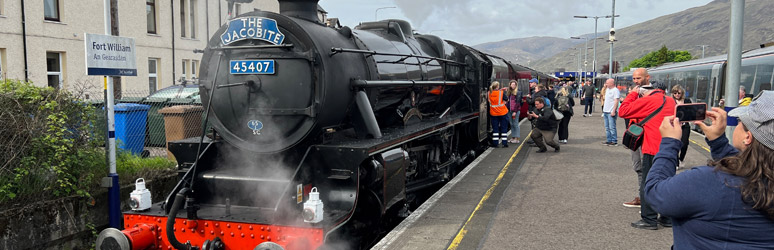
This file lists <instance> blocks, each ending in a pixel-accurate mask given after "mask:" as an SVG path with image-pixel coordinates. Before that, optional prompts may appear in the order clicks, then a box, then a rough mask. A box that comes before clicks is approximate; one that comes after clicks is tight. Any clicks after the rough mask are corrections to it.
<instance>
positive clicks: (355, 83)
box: [352, 79, 465, 88]
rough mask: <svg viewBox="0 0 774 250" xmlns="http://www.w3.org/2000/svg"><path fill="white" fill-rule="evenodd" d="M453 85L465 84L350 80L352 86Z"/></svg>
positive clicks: (458, 82)
mask: <svg viewBox="0 0 774 250" xmlns="http://www.w3.org/2000/svg"><path fill="white" fill-rule="evenodd" d="M438 85H444V86H455V85H465V82H463V81H414V80H396V81H392V80H359V79H355V80H352V86H353V87H362V88H377V87H413V86H438Z"/></svg>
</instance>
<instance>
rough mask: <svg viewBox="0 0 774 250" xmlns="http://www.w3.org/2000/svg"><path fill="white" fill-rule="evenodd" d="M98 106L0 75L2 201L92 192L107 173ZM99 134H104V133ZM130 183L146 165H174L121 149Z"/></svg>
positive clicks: (124, 179) (120, 161)
mask: <svg viewBox="0 0 774 250" xmlns="http://www.w3.org/2000/svg"><path fill="white" fill-rule="evenodd" d="M95 112H96V111H95V108H94V107H92V106H91V105H87V104H85V103H84V102H82V101H81V100H80V99H79V97H78V96H76V95H73V94H72V93H70V92H68V91H61V90H56V89H53V88H49V87H47V88H41V87H36V86H33V85H32V84H30V83H26V82H20V81H14V80H6V81H0V124H2V126H0V164H1V165H0V204H4V203H18V202H29V201H32V200H40V199H44V198H50V197H59V196H66V195H72V194H77V195H81V196H89V195H90V194H89V192H90V191H94V190H96V189H98V188H99V181H98V179H99V178H101V177H103V176H106V175H107V166H106V165H107V164H106V163H105V151H104V149H103V148H102V147H101V146H100V145H102V144H103V141H101V140H97V139H93V137H94V135H98V134H100V133H95V129H94V128H93V126H92V124H94V122H93V119H94V118H95V117H96V116H95V115H94V114H95ZM100 137H101V136H100ZM117 160H118V164H117V165H118V171H119V176H121V179H122V181H121V182H122V183H129V182H131V181H132V180H133V178H136V177H137V175H138V174H146V172H145V169H151V171H153V169H156V170H158V169H162V170H166V171H171V170H170V169H171V168H172V167H173V166H174V163H173V162H171V161H169V160H167V159H166V158H149V159H141V158H139V157H137V156H133V155H131V154H128V153H120V154H119V157H118V159H117Z"/></svg>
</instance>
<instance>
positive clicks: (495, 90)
mask: <svg viewBox="0 0 774 250" xmlns="http://www.w3.org/2000/svg"><path fill="white" fill-rule="evenodd" d="M505 91H506V89H505V88H503V89H501V88H500V82H498V81H494V82H492V85H491V86H489V115H490V116H491V118H490V120H491V121H492V147H498V144H499V142H500V141H502V145H503V147H506V148H507V147H508V118H507V117H506V115H507V114H508V107H507V105H506V104H507V103H508V96H507V95H506V94H505Z"/></svg>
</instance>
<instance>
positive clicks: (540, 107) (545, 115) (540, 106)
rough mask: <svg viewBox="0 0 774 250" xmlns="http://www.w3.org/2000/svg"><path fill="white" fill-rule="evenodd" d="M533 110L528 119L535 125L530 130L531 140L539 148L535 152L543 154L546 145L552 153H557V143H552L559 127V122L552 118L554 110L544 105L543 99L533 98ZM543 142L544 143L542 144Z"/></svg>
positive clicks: (554, 117)
mask: <svg viewBox="0 0 774 250" xmlns="http://www.w3.org/2000/svg"><path fill="white" fill-rule="evenodd" d="M534 104H535V110H534V111H530V112H529V114H528V117H529V119H530V120H531V121H533V122H534V123H535V128H533V129H532V136H531V138H532V140H533V141H535V144H536V145H537V146H538V148H540V149H539V150H538V151H537V152H538V153H543V152H546V151H548V150H547V148H546V144H548V145H549V146H551V147H552V148H554V152H559V143H556V141H554V135H556V129H557V128H558V127H559V121H557V120H556V116H554V110H553V109H551V107H550V106H548V105H546V101H545V99H544V98H535V100H534ZM543 140H545V143H544V142H543Z"/></svg>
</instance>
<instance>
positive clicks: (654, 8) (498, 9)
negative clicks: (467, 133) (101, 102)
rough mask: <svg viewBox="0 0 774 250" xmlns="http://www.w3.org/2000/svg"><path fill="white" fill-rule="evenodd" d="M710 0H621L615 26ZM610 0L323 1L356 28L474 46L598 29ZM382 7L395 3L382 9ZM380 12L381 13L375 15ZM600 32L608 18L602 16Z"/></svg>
mask: <svg viewBox="0 0 774 250" xmlns="http://www.w3.org/2000/svg"><path fill="white" fill-rule="evenodd" d="M711 1H712V0H618V1H616V3H615V4H616V5H615V14H616V15H621V16H620V17H618V18H616V19H615V27H616V28H622V27H626V26H630V25H633V24H637V23H640V22H643V21H647V20H650V19H653V18H656V17H659V16H663V15H667V14H671V13H675V12H679V11H682V10H685V9H689V8H692V7H698V6H702V5H705V4H707V3H709V2H711ZM612 2H613V1H612V0H581V1H579V0H320V5H321V6H322V7H323V8H324V9H325V10H326V11H328V16H329V17H338V18H339V21H340V22H341V25H345V26H350V27H354V26H356V25H357V24H358V23H360V22H363V21H374V20H375V18H378V19H379V20H381V19H391V18H395V19H405V20H409V21H410V22H411V24H412V26H413V28H414V30H416V31H417V32H419V33H425V34H427V33H431V34H434V35H438V36H441V37H443V38H444V39H449V40H453V41H457V42H461V43H464V44H469V45H476V44H480V43H485V42H495V41H501V40H505V39H511V38H521V37H531V36H553V37H560V38H569V37H571V36H578V35H581V34H587V33H593V32H594V19H593V18H591V19H576V18H573V16H574V15H581V16H605V15H610V14H611V12H612ZM383 7H394V8H386V9H380V10H378V11H377V9H378V8H383ZM375 13H376V15H378V16H377V17H375ZM598 25H599V28H598V31H599V32H600V33H606V32H607V31H608V30H610V19H604V18H600V19H599V24H598Z"/></svg>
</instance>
